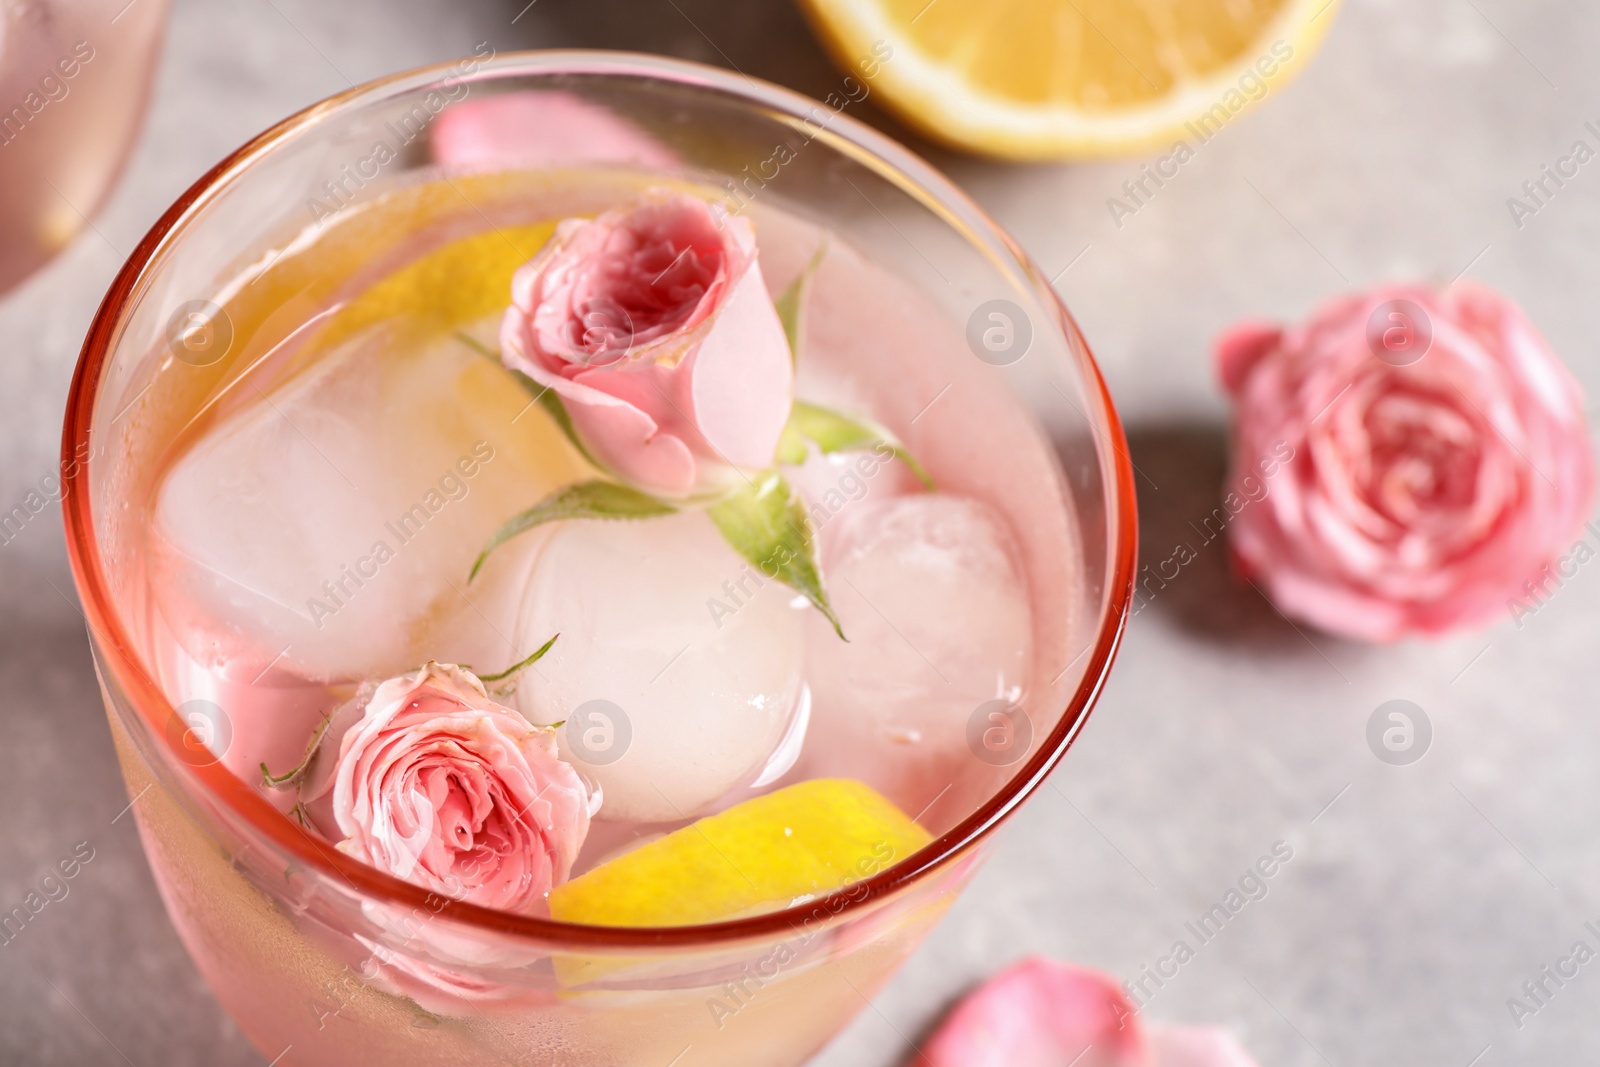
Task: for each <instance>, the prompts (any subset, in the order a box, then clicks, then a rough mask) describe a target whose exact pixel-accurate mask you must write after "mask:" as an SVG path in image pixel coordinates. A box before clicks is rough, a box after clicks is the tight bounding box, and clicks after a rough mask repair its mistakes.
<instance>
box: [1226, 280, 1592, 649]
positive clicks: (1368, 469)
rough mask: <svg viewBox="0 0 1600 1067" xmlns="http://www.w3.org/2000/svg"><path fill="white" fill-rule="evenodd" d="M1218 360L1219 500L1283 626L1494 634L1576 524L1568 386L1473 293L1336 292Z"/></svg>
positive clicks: (1513, 315) (1576, 463) (1575, 440)
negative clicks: (1226, 411)
mask: <svg viewBox="0 0 1600 1067" xmlns="http://www.w3.org/2000/svg"><path fill="white" fill-rule="evenodd" d="M1216 355H1217V366H1218V372H1219V376H1220V377H1221V379H1222V383H1223V386H1224V388H1226V390H1227V391H1228V393H1229V394H1230V395H1231V396H1232V398H1233V401H1234V405H1235V410H1234V435H1233V437H1234V442H1233V464H1232V473H1231V475H1230V484H1229V489H1230V491H1232V492H1234V493H1235V494H1237V495H1238V496H1239V497H1241V498H1244V497H1247V496H1248V497H1249V498H1250V499H1251V502H1250V503H1249V504H1248V506H1246V507H1244V508H1243V509H1242V510H1241V511H1239V512H1238V514H1237V515H1236V516H1235V518H1234V519H1233V520H1232V523H1231V524H1230V526H1229V540H1230V544H1231V546H1232V551H1233V554H1234V557H1235V559H1236V561H1237V563H1238V565H1239V566H1240V568H1241V570H1242V571H1243V573H1244V574H1245V575H1247V576H1248V577H1250V578H1252V579H1253V580H1255V581H1257V582H1259V583H1260V584H1261V586H1262V587H1263V589H1264V591H1265V592H1266V593H1267V595H1268V596H1269V597H1271V599H1272V600H1273V602H1274V603H1275V604H1276V605H1277V606H1278V607H1279V608H1280V609H1281V610H1282V611H1283V612H1284V613H1285V614H1286V615H1289V616H1291V617H1294V618H1297V619H1300V620H1302V621H1305V622H1309V623H1312V624H1314V625H1316V626H1319V627H1321V628H1323V629H1325V630H1329V631H1331V632H1334V633H1340V634H1346V635H1349V636H1353V637H1359V638H1365V639H1368V640H1375V641H1388V640H1394V639H1396V638H1399V637H1403V636H1406V635H1408V634H1438V633H1443V632H1446V631H1449V630H1454V629H1458V628H1462V627H1468V626H1474V625H1481V624H1484V623H1487V622H1489V621H1490V620H1492V619H1493V618H1494V617H1495V616H1496V615H1497V614H1498V613H1500V612H1503V611H1505V610H1506V605H1507V603H1508V601H1510V600H1511V599H1512V598H1515V597H1518V596H1521V595H1522V594H1523V585H1524V583H1525V582H1527V581H1528V580H1529V579H1530V578H1533V577H1534V576H1535V575H1537V574H1538V573H1539V572H1540V571H1541V570H1542V569H1543V568H1544V567H1545V566H1546V565H1547V564H1549V563H1550V562H1551V561H1553V560H1555V559H1557V558H1558V557H1559V556H1560V555H1561V553H1562V552H1564V551H1565V550H1566V549H1567V548H1568V546H1569V545H1570V543H1571V541H1572V539H1573V537H1574V536H1575V535H1576V533H1577V531H1578V529H1579V527H1580V525H1581V524H1582V522H1583V520H1584V517H1585V516H1586V515H1587V514H1588V511H1589V508H1590V505H1591V502H1592V500H1593V496H1594V484H1595V475H1594V462H1593V458H1592V456H1591V452H1590V447H1589V439H1588V428H1587V426H1586V424H1585V420H1584V414H1583V400H1582V396H1581V394H1580V392H1579V389H1578V386H1577V384H1576V382H1574V380H1573V379H1572V377H1571V375H1570V374H1568V373H1567V371H1566V369H1565V368H1564V367H1563V366H1562V365H1561V362H1560V361H1559V360H1558V359H1557V358H1556V356H1555V354H1554V353H1553V352H1552V351H1551V350H1550V347H1549V345H1547V344H1546V343H1545V341H1544V339H1543V338H1541V337H1540V336H1539V333H1538V331H1537V330H1535V329H1534V327H1533V325H1532V324H1531V323H1530V322H1529V321H1528V320H1527V318H1526V317H1525V316H1524V315H1523V313H1522V311H1521V310H1520V309H1519V308H1518V307H1517V306H1516V305H1515V304H1513V303H1512V302H1511V301H1510V300H1507V299H1506V298H1505V297H1502V296H1500V295H1498V294H1496V293H1494V292H1492V291H1490V290H1488V289H1486V288H1483V287H1481V286H1476V285H1471V284H1467V283H1461V284H1457V285H1454V286H1452V287H1450V288H1448V289H1445V290H1442V291H1436V290H1433V289H1430V288H1426V287H1422V286H1389V287H1385V288H1382V289H1378V290H1375V291H1373V292H1370V293H1366V294H1360V295H1355V296H1347V297H1341V298H1339V299H1336V300H1333V301H1331V302H1329V303H1327V304H1325V305H1324V306H1323V307H1321V308H1320V309H1318V310H1317V312H1316V313H1315V314H1314V315H1312V317H1311V319H1310V320H1309V321H1308V322H1306V323H1305V324H1303V325H1300V326H1295V327H1291V328H1288V329H1280V328H1278V327H1275V326H1270V325H1263V324H1256V323H1243V324H1240V325H1238V326H1235V327H1233V328H1231V329H1230V330H1228V331H1227V332H1226V333H1224V334H1223V335H1222V337H1221V338H1219V340H1218V342H1217V349H1216ZM1263 483H1264V484H1265V492H1264V495H1263V493H1262V491H1261V487H1262V485H1263ZM1250 486H1255V488H1256V491H1255V492H1250V493H1247V492H1246V490H1247V489H1248V488H1249V487H1250Z"/></svg>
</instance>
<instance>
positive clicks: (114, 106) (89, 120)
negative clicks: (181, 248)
mask: <svg viewBox="0 0 1600 1067" xmlns="http://www.w3.org/2000/svg"><path fill="white" fill-rule="evenodd" d="M166 22H167V0H134V2H132V3H129V2H128V0H23V2H20V3H5V4H0V189H3V190H5V195H4V196H0V293H4V292H5V291H6V290H8V289H10V288H11V287H12V286H14V285H16V284H17V283H18V282H20V281H22V280H23V279H24V278H26V277H27V276H28V275H29V274H31V273H33V271H35V270H36V269H38V268H39V267H40V266H41V265H42V264H44V263H45V261H47V260H48V259H50V257H51V256H54V255H55V254H56V253H57V252H59V251H60V250H61V249H62V248H63V247H65V246H66V244H67V242H68V241H70V240H71V239H72V238H73V237H74V236H76V235H77V233H78V232H79V231H80V230H81V229H82V228H83V227H84V226H85V225H86V224H87V223H88V221H89V216H91V215H93V214H94V213H95V211H96V210H98V209H99V207H100V204H101V202H102V201H103V200H104V199H105V197H106V194H107V193H108V192H109V191H110V189H111V183H112V182H113V181H114V180H115V179H116V176H117V174H118V172H119V171H121V170H122V165H123V163H124V162H125V161H126V160H127V156H128V151H129V149H130V148H131V147H132V145H133V136H134V134H135V133H136V132H138V129H139V122H140V119H141V118H142V117H143V115H144V110H145V104H146V102H147V101H148V100H149V97H150V83H151V81H152V78H153V74H154V70H155V63H156V58H157V56H158V55H159V54H160V51H161V48H160V46H161V32H162V30H163V28H164V27H165V26H166Z"/></svg>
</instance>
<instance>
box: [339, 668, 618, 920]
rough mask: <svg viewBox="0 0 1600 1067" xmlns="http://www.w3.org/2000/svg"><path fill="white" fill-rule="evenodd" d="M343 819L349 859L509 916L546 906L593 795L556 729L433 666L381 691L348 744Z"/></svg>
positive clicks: (342, 754) (342, 756) (343, 759)
mask: <svg viewBox="0 0 1600 1067" xmlns="http://www.w3.org/2000/svg"><path fill="white" fill-rule="evenodd" d="M333 815H334V819H335V820H336V822H337V823H338V827H339V832H340V833H342V834H343V835H344V840H343V841H341V842H339V848H340V849H341V850H342V851H344V852H346V853H348V854H349V855H351V856H354V857H355V858H357V859H359V860H363V861H364V862H366V863H369V864H371V865H372V866H374V867H376V868H378V869H379V870H381V871H385V872H387V873H389V874H392V875H394V876H395V877H397V878H403V879H405V880H406V881H408V882H413V883H415V884H416V885H420V886H422V887H423V888H425V889H429V890H432V891H433V892H436V893H439V894H441V895H443V896H448V897H451V898H453V899H457V900H465V901H468V902H470V903H473V904H481V905H483V906H484V907H490V908H500V909H503V910H505V911H514V912H523V913H526V912H531V911H535V910H537V909H538V908H540V907H542V905H543V901H544V897H545V894H547V893H548V892H549V891H550V888H551V886H553V885H558V884H560V883H561V882H563V881H565V880H566V878H567V875H568V874H569V873H570V872H571V870H572V862H573V860H574V859H575V858H576V857H577V854H578V849H579V848H580V847H581V846H582V845H583V839H584V837H585V835H586V834H587V833H588V832H589V794H588V790H587V789H586V788H585V787H584V785H583V782H582V781H580V780H579V778H578V775H577V772H576V771H574V770H573V769H572V768H571V767H570V766H568V765H567V764H566V763H563V762H562V761H561V760H560V759H559V758H557V756H556V740H555V735H554V733H553V732H552V731H551V730H549V729H547V728H546V729H541V728H538V727H535V726H533V725H531V724H530V723H529V722H528V721H527V720H526V719H524V718H523V717H522V716H521V715H519V714H517V713H516V712H514V711H512V710H510V709H509V708H504V707H501V706H500V705H499V704H496V703H495V702H494V701H492V700H490V699H489V697H488V694H487V693H486V692H485V691H484V688H483V683H482V682H480V681H478V679H477V678H475V677H473V676H472V675H471V674H469V673H467V672H466V671H464V670H462V669H461V668H459V667H454V666H451V665H448V664H439V663H430V664H428V665H427V666H426V667H423V668H421V669H420V670H417V671H414V672H413V673H411V674H406V675H401V676H400V677H398V678H391V679H389V680H388V681H386V682H384V683H383V684H382V685H380V686H378V687H377V689H376V691H374V692H373V694H372V698H371V699H370V700H369V701H368V702H367V705H366V708H365V711H364V712H363V714H362V717H361V719H360V720H359V721H358V722H356V723H355V724H354V725H353V726H351V728H350V729H349V730H348V731H347V732H346V733H345V735H344V738H343V740H342V742H341V743H340V746H339V761H338V764H337V766H336V768H335V770H334V779H333Z"/></svg>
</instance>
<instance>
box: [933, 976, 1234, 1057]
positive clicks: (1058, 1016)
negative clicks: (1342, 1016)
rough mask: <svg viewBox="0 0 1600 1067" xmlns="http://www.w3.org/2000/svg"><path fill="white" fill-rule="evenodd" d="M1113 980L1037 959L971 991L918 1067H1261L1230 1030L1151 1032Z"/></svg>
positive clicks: (1163, 1029)
mask: <svg viewBox="0 0 1600 1067" xmlns="http://www.w3.org/2000/svg"><path fill="white" fill-rule="evenodd" d="M1138 1012H1139V1009H1138V1008H1137V1007H1135V1006H1134V1004H1133V1002H1132V1001H1130V1000H1129V999H1128V997H1127V995H1126V994H1125V993H1124V992H1123V989H1122V987H1121V986H1120V985H1118V984H1117V982H1116V980H1115V979H1113V978H1112V977H1111V976H1110V975H1105V974H1101V973H1099V972H1098V971H1091V970H1088V969H1087V968H1083V967H1073V966H1071V965H1069V964H1065V963H1058V962H1056V961H1055V960H1051V959H1046V958H1044V957H1042V956H1033V957H1030V958H1028V959H1025V960H1022V961H1021V962H1019V963H1016V964H1013V965H1012V966H1010V967H1008V968H1006V969H1005V970H1003V971H1001V972H1000V973H999V974H997V975H995V976H994V977H993V978H990V979H989V980H988V981H987V982H985V983H983V984H982V985H981V986H979V987H978V988H977V989H975V990H973V991H972V992H971V993H969V994H967V996H966V998H965V999H963V1000H962V1001H961V1003H959V1004H957V1005H956V1007H955V1009H954V1010H953V1011H951V1013H950V1014H949V1015H948V1016H947V1017H946V1018H945V1020H944V1022H943V1023H941V1024H940V1026H939V1029H938V1030H937V1031H936V1032H935V1033H934V1035H933V1037H932V1039H930V1040H929V1041H928V1043H927V1044H926V1045H925V1046H923V1052H922V1057H921V1058H920V1059H919V1060H918V1061H917V1062H918V1067H1054V1065H1056V1064H1066V1063H1077V1064H1081V1065H1085V1067H1086V1065H1088V1064H1093V1065H1094V1067H1256V1061H1255V1060H1254V1059H1252V1058H1251V1057H1250V1054H1249V1053H1247V1052H1246V1051H1245V1050H1244V1049H1243V1048H1242V1047H1241V1046H1240V1045H1239V1042H1238V1041H1237V1040H1236V1039H1235V1038H1234V1037H1233V1035H1232V1034H1230V1033H1229V1032H1228V1031H1226V1030H1223V1029H1219V1028H1216V1027H1154V1028H1151V1029H1149V1030H1146V1029H1145V1028H1144V1026H1143V1025H1142V1024H1141V1023H1140V1020H1139V1014H1138Z"/></svg>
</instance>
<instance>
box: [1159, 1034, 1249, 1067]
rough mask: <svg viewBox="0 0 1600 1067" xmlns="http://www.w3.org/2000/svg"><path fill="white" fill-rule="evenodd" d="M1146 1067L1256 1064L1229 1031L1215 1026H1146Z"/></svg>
mask: <svg viewBox="0 0 1600 1067" xmlns="http://www.w3.org/2000/svg"><path fill="white" fill-rule="evenodd" d="M1150 1067H1257V1064H1256V1061H1255V1058H1254V1057H1253V1056H1251V1055H1250V1053H1248V1052H1246V1051H1245V1049H1244V1046H1243V1045H1241V1044H1239V1039H1238V1038H1236V1037H1234V1036H1233V1032H1232V1031H1231V1030H1225V1029H1223V1028H1221V1027H1216V1026H1155V1027H1151V1029H1150Z"/></svg>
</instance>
